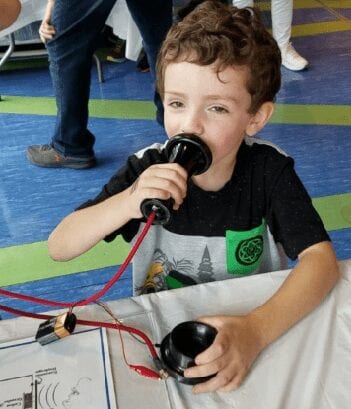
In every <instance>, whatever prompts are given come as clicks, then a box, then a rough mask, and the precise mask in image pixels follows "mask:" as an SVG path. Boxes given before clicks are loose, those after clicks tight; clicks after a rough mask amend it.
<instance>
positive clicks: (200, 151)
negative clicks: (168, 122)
mask: <svg viewBox="0 0 351 409" xmlns="http://www.w3.org/2000/svg"><path fill="white" fill-rule="evenodd" d="M165 149H166V156H167V160H168V162H170V163H179V164H180V165H181V166H183V168H184V169H185V170H186V171H187V172H188V178H190V177H191V176H193V175H199V174H201V173H204V172H206V170H207V169H208V168H209V167H210V165H211V163H212V154H211V151H210V149H209V147H208V146H207V145H206V144H205V142H203V141H202V140H201V139H200V138H199V137H198V136H196V135H193V134H185V133H184V134H180V135H176V136H173V137H172V138H170V139H169V141H168V142H167V144H166V148H165ZM173 203H174V201H173V199H169V200H160V199H146V200H144V201H143V202H142V203H141V206H140V209H141V212H142V214H143V215H144V217H146V218H148V217H149V215H150V213H151V212H155V215H156V216H155V220H154V224H166V223H168V222H169V220H170V218H171V209H172V207H173Z"/></svg>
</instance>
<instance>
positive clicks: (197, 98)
mask: <svg viewBox="0 0 351 409" xmlns="http://www.w3.org/2000/svg"><path fill="white" fill-rule="evenodd" d="M246 79H247V72H246V70H245V68H241V67H227V68H226V69H224V70H223V71H221V72H220V73H219V75H218V74H217V73H216V67H215V66H214V65H208V66H200V65H197V64H193V63H189V62H186V61H182V62H175V63H171V64H169V65H168V66H167V68H166V70H165V81H164V101H163V102H164V108H165V129H166V132H167V135H168V137H172V136H174V135H176V134H180V133H184V132H186V133H193V134H196V135H197V136H199V137H200V138H201V139H202V140H203V141H204V142H205V143H206V144H207V145H208V147H209V148H210V149H211V152H212V155H213V161H212V166H211V168H212V169H215V168H218V169H222V170H223V169H225V168H227V169H228V172H229V168H230V167H232V166H233V165H234V164H235V158H236V154H237V151H238V149H239V146H240V144H241V142H242V140H243V137H244V135H245V133H248V134H252V132H251V133H250V128H249V124H250V122H251V121H252V118H253V117H254V115H252V114H249V113H248V109H249V107H250V103H251V96H250V94H249V93H248V91H247V89H246V86H245V82H246ZM223 167H224V168H223ZM211 168H210V169H211ZM231 169H232V168H231Z"/></svg>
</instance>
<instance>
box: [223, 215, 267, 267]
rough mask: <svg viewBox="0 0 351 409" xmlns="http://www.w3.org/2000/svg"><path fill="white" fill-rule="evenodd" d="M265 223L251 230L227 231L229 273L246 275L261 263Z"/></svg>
mask: <svg viewBox="0 0 351 409" xmlns="http://www.w3.org/2000/svg"><path fill="white" fill-rule="evenodd" d="M264 230H265V223H264V222H262V224H261V225H260V226H258V227H254V228H253V229H251V230H246V231H235V230H227V231H226V248H227V271H228V273H229V274H240V275H246V274H250V273H252V272H254V271H255V270H256V269H257V268H258V266H259V265H260V262H261V258H262V254H263V233H264Z"/></svg>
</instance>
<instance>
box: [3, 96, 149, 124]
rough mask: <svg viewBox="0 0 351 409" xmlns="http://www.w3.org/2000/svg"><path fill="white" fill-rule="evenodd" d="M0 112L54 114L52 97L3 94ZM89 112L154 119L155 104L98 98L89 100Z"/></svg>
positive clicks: (114, 117) (96, 115) (126, 117)
mask: <svg viewBox="0 0 351 409" xmlns="http://www.w3.org/2000/svg"><path fill="white" fill-rule="evenodd" d="M0 113H3V114H25V115H56V104H55V99H54V98H46V97H21V96H12V95H3V96H2V101H1V102H0ZM89 114H90V116H91V117H95V118H112V119H154V118H155V105H154V104H153V102H151V101H126V100H112V99H107V100H106V99H105V100H98V99H91V100H90V102H89Z"/></svg>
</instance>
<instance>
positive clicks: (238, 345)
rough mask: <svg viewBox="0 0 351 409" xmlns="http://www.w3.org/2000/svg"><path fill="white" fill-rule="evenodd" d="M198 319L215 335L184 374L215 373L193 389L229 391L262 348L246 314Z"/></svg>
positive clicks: (240, 379)
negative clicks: (208, 345)
mask: <svg viewBox="0 0 351 409" xmlns="http://www.w3.org/2000/svg"><path fill="white" fill-rule="evenodd" d="M199 321H201V322H204V323H206V324H209V325H212V326H213V327H215V328H216V329H217V331H218V334H217V336H216V338H215V340H214V342H213V344H212V345H211V346H210V347H209V348H207V349H206V350H205V351H204V352H202V353H201V354H199V355H198V356H197V357H196V358H195V363H196V366H194V367H192V368H188V369H186V370H185V371H184V375H185V376H186V377H198V376H208V375H211V374H214V373H215V374H217V375H216V376H214V377H213V378H211V379H210V380H209V381H207V382H204V383H200V384H197V385H195V386H194V387H193V392H194V393H203V392H214V391H219V392H229V391H231V390H235V389H237V388H238V387H239V386H240V385H241V383H242V382H243V380H244V378H245V377H246V375H247V374H248V372H249V370H250V367H251V365H252V364H253V362H254V360H255V359H256V357H257V356H258V354H259V353H260V352H261V350H262V349H263V345H262V341H261V337H260V335H259V331H258V329H257V328H255V325H254V324H253V323H252V322H251V320H250V318H249V316H242V317H240V316H214V317H203V318H200V319H199Z"/></svg>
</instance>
